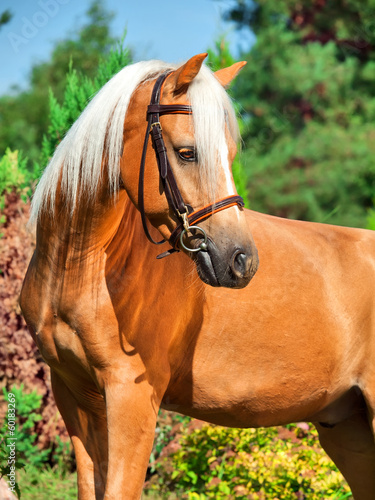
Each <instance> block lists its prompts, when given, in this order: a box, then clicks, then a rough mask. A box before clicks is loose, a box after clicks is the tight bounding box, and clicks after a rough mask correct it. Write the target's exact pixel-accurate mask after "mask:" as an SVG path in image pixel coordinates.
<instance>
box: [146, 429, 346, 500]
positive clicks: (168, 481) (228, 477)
mask: <svg viewBox="0 0 375 500" xmlns="http://www.w3.org/2000/svg"><path fill="white" fill-rule="evenodd" d="M307 427H308V426H307V424H299V425H290V426H288V427H287V428H286V427H281V428H270V429H228V428H225V427H218V426H212V425H209V424H203V423H200V424H198V423H197V422H196V421H195V422H194V421H192V423H191V424H189V425H185V426H183V427H182V428H181V430H180V434H179V435H178V436H177V437H176V438H175V442H174V444H173V445H171V444H169V445H168V447H167V448H166V450H165V452H164V453H162V454H161V456H160V458H159V459H158V460H157V463H156V464H154V468H155V470H156V475H155V476H153V477H152V478H151V479H150V481H149V482H148V483H147V491H149V492H151V491H159V492H160V493H161V494H162V495H163V498H168V495H169V492H174V493H175V494H176V496H177V497H178V498H188V499H191V500H199V499H204V498H215V499H223V500H224V499H232V498H242V499H249V498H251V499H254V500H255V499H259V500H260V499H262V500H266V499H270V500H271V499H274V498H277V499H278V500H291V499H302V498H308V499H309V500H317V499H321V498H327V499H328V498H330V499H335V500H338V499H339V498H340V499H344V498H349V497H350V490H349V488H348V486H347V485H346V483H345V482H344V481H343V478H342V476H341V474H340V473H339V472H338V470H337V469H336V467H335V466H334V464H333V463H332V462H331V461H330V460H329V458H328V457H327V456H326V455H325V454H324V452H323V451H322V450H321V449H320V447H319V444H318V438H317V433H316V431H314V430H313V429H311V428H309V429H308V430H307Z"/></svg>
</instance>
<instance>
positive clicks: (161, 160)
mask: <svg viewBox="0 0 375 500" xmlns="http://www.w3.org/2000/svg"><path fill="white" fill-rule="evenodd" d="M169 74H170V72H167V73H163V74H162V75H160V76H159V78H158V79H157V80H156V83H155V85H154V88H153V90H152V95H151V101H150V104H149V106H148V108H147V123H148V125H147V129H146V135H145V140H144V143H143V151H142V158H141V166H140V171H139V182H138V208H139V211H140V213H141V219H142V226H143V230H144V232H145V234H146V237H147V239H148V240H149V241H150V242H151V243H154V244H155V245H161V244H162V243H164V242H165V240H161V241H155V240H154V239H153V238H152V236H151V235H150V232H149V230H148V227H147V218H146V213H145V206H144V174H145V164H146V154H147V146H148V141H149V135H151V139H152V145H153V148H154V150H155V154H156V159H157V163H158V168H159V174H160V179H161V182H162V185H163V189H164V192H165V195H166V197H167V200H168V203H169V206H170V207H171V209H172V210H173V212H174V214H175V215H176V216H177V218H179V219H180V218H181V215H182V214H185V213H187V208H186V205H185V203H184V200H183V198H182V195H181V193H180V190H179V189H178V186H177V182H176V178H175V176H174V174H173V170H172V168H171V166H170V163H169V160H168V156H167V148H166V146H165V142H164V139H163V134H162V128H161V124H160V121H159V120H160V115H164V114H175V113H181V114H191V113H192V109H191V106H187V105H185V104H171V105H169V104H166V105H165V104H160V103H159V101H160V94H161V89H162V86H163V83H164V81H165V79H166V78H167V76H168V75H169Z"/></svg>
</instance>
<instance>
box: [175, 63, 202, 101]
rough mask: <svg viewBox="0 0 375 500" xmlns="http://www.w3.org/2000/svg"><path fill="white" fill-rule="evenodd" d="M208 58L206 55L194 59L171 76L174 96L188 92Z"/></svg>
mask: <svg viewBox="0 0 375 500" xmlns="http://www.w3.org/2000/svg"><path fill="white" fill-rule="evenodd" d="M206 57H207V54H206V53H204V54H198V55H196V56H194V57H192V58H191V59H189V60H188V61H187V62H186V63H185V64H184V65H183V66H181V67H180V68H178V69H177V70H176V71H175V72H174V73H173V74H172V75H171V83H172V85H173V87H174V88H173V93H174V94H183V93H185V92H186V91H187V88H188V87H189V85H190V84H191V82H192V81H193V80H194V78H195V77H196V76H197V74H198V73H199V70H200V69H201V66H202V64H203V61H204V60H205V59H206Z"/></svg>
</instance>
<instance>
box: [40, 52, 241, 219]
mask: <svg viewBox="0 0 375 500" xmlns="http://www.w3.org/2000/svg"><path fill="white" fill-rule="evenodd" d="M177 67H178V66H177V65H170V64H166V63H164V62H161V61H147V62H138V63H135V64H132V65H129V66H126V67H125V68H123V69H122V70H121V71H120V72H119V73H117V74H116V75H115V76H114V77H113V78H112V79H111V80H109V82H107V83H106V85H104V87H103V88H102V89H101V90H100V91H99V92H98V93H97V94H96V95H95V97H94V98H93V99H92V100H91V101H90V103H89V104H88V105H87V107H86V108H85V109H84V111H83V112H82V114H81V115H80V117H79V118H78V119H77V120H76V122H75V123H74V124H73V125H72V127H71V128H70V130H69V131H68V133H67V134H66V136H65V137H64V139H63V140H62V141H61V143H60V144H59V145H58V147H57V148H56V150H55V153H54V155H53V157H52V159H51V160H50V162H49V164H48V165H47V167H46V169H45V171H44V173H43V175H42V177H41V179H40V181H39V184H38V186H37V189H36V191H35V194H34V196H33V200H32V209H31V221H36V220H37V219H38V216H39V215H40V214H41V212H42V211H44V210H47V209H48V208H49V209H50V210H52V207H54V205H55V199H56V192H57V189H58V186H59V184H60V182H61V192H63V193H64V197H65V199H66V207H67V211H68V212H70V213H73V211H74V208H75V207H76V204H77V202H79V199H78V193H79V192H80V193H81V194H82V190H83V192H84V193H85V194H86V195H87V197H88V198H89V199H95V195H96V192H97V189H98V187H99V184H100V181H101V179H102V163H103V157H105V159H106V165H107V176H108V184H109V185H108V189H109V191H110V192H111V193H113V194H115V193H116V192H117V190H118V187H119V177H120V176H119V163H120V158H121V155H122V150H123V141H124V140H125V141H126V137H125V138H124V137H123V129H124V121H125V116H126V112H127V109H128V105H129V102H130V98H131V96H132V94H133V92H134V91H135V89H136V88H137V87H138V85H140V84H141V83H142V82H144V81H147V80H151V79H153V78H156V77H157V76H158V75H159V74H161V73H163V72H165V71H168V70H174V69H176V68H177ZM188 99H189V100H190V102H191V105H192V108H193V126H194V133H195V137H196V148H197V153H198V157H199V163H200V167H201V174H202V175H201V177H202V178H204V179H205V183H206V182H207V183H208V185H209V186H210V187H211V188H214V186H215V184H216V168H217V159H218V155H219V151H220V147H221V145H222V144H223V141H225V125H226V124H227V125H228V127H229V130H230V133H231V134H232V136H233V138H234V139H235V140H237V138H238V128H237V121H236V117H235V113H234V110H233V107H232V104H231V102H230V98H229V96H228V95H227V93H226V92H225V90H224V89H223V88H222V87H221V85H220V84H219V82H218V81H217V80H216V78H215V77H214V76H213V73H212V72H211V71H210V70H209V69H208V68H207V67H205V66H203V67H202V68H201V70H200V72H199V74H198V76H197V77H196V78H195V79H194V81H193V83H192V84H191V85H190V88H189V91H188ZM145 126H146V122H145Z"/></svg>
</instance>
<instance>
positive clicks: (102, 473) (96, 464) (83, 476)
mask: <svg viewBox="0 0 375 500" xmlns="http://www.w3.org/2000/svg"><path fill="white" fill-rule="evenodd" d="M51 379H52V388H53V393H54V396H55V400H56V404H57V407H58V408H59V410H60V413H61V415H62V417H63V419H64V422H65V425H66V427H67V429H68V432H69V435H70V438H71V440H72V443H73V447H74V452H75V456H76V463H77V474H78V498H79V500H94V499H95V500H101V499H103V497H104V489H105V484H106V472H107V463H108V462H107V422H106V415H105V407H104V402H103V403H102V411H100V407H101V405H100V404H98V405H95V407H96V411H95V412H92V411H89V410H88V409H87V408H84V407H83V406H80V405H79V403H78V401H77V399H76V397H75V396H74V395H73V393H72V392H71V391H70V389H69V388H68V387H67V385H66V384H65V382H64V381H63V380H62V378H61V377H60V376H59V375H58V374H57V373H56V372H55V371H54V370H51ZM98 397H100V396H99V395H98Z"/></svg>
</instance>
